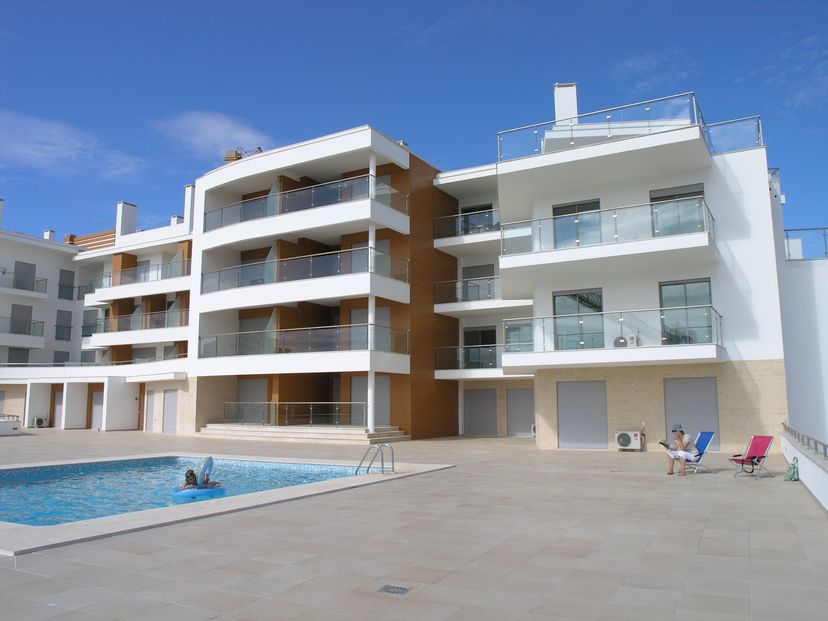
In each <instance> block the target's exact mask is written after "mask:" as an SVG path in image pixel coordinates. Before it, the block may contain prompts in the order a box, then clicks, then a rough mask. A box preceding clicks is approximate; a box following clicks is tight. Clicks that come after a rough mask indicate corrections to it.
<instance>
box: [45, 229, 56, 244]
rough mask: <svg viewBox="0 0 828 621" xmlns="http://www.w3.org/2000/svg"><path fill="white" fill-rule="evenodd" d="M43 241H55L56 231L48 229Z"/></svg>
mask: <svg viewBox="0 0 828 621" xmlns="http://www.w3.org/2000/svg"><path fill="white" fill-rule="evenodd" d="M43 239H48V240H49V241H55V231H54V229H46V230H45V231H43Z"/></svg>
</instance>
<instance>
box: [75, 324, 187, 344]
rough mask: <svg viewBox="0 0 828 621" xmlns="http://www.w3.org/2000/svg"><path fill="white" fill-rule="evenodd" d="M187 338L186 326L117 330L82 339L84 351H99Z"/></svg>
mask: <svg viewBox="0 0 828 621" xmlns="http://www.w3.org/2000/svg"><path fill="white" fill-rule="evenodd" d="M188 338H189V327H188V326H176V327H172V328H154V329H147V330H119V331H115V332H97V333H95V334H93V335H91V336H88V337H86V338H84V343H83V345H84V349H86V348H89V349H101V348H104V347H113V346H115V345H139V344H147V343H172V342H173V341H186V340H187V339H188Z"/></svg>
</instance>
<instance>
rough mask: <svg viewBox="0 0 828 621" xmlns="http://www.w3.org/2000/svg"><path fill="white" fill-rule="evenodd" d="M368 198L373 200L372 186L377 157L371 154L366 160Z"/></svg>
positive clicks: (375, 174)
mask: <svg viewBox="0 0 828 621" xmlns="http://www.w3.org/2000/svg"><path fill="white" fill-rule="evenodd" d="M368 174H369V175H370V176H369V177H368V196H369V197H370V198H374V195H375V194H374V189H375V188H374V186H375V185H376V178H377V156H376V155H374V154H373V153H372V154H371V155H370V156H369V158H368Z"/></svg>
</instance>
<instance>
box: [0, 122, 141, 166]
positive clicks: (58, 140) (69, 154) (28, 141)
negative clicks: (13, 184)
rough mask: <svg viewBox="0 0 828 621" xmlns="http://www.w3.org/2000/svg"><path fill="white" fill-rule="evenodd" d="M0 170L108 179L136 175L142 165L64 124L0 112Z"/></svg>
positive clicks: (90, 134) (138, 159)
mask: <svg viewBox="0 0 828 621" xmlns="http://www.w3.org/2000/svg"><path fill="white" fill-rule="evenodd" d="M0 167H5V168H29V169H34V170H38V171H40V172H43V173H47V174H58V175H75V174H91V175H94V176H97V177H104V178H112V177H123V176H127V175H130V174H133V173H135V172H138V171H139V170H140V169H141V168H143V167H144V162H143V161H142V160H141V159H140V158H138V157H135V156H132V155H129V154H127V153H124V152H122V151H118V150H116V149H111V148H109V147H107V146H105V145H103V144H102V143H101V141H100V140H99V139H98V138H97V137H96V136H95V135H94V134H92V133H90V132H87V131H85V130H82V129H78V128H76V127H73V126H71V125H68V124H66V123H61V122H60V121H50V120H48V119H40V118H37V117H32V116H27V115H25V114H20V113H18V112H14V111H11V110H3V109H0Z"/></svg>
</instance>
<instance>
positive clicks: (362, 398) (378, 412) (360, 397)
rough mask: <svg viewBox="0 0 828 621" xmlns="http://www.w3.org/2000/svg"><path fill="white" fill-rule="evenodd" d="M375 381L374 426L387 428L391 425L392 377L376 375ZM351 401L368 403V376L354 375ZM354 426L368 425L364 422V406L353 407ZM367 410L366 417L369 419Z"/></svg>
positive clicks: (352, 421) (352, 422)
mask: <svg viewBox="0 0 828 621" xmlns="http://www.w3.org/2000/svg"><path fill="white" fill-rule="evenodd" d="M374 377H375V380H374V425H376V426H377V427H387V426H389V425H390V424H391V376H390V375H375V376H374ZM351 401H356V402H367V401H368V376H367V375H354V376H353V377H351ZM352 411H353V413H354V414H353V416H352V420H351V424H352V425H357V426H360V427H361V426H363V425H367V424H368V421H367V420H366V421H365V422H364V423H363V422H362V406H360V405H355V406H352ZM367 415H368V414H367V410H366V417H367Z"/></svg>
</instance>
